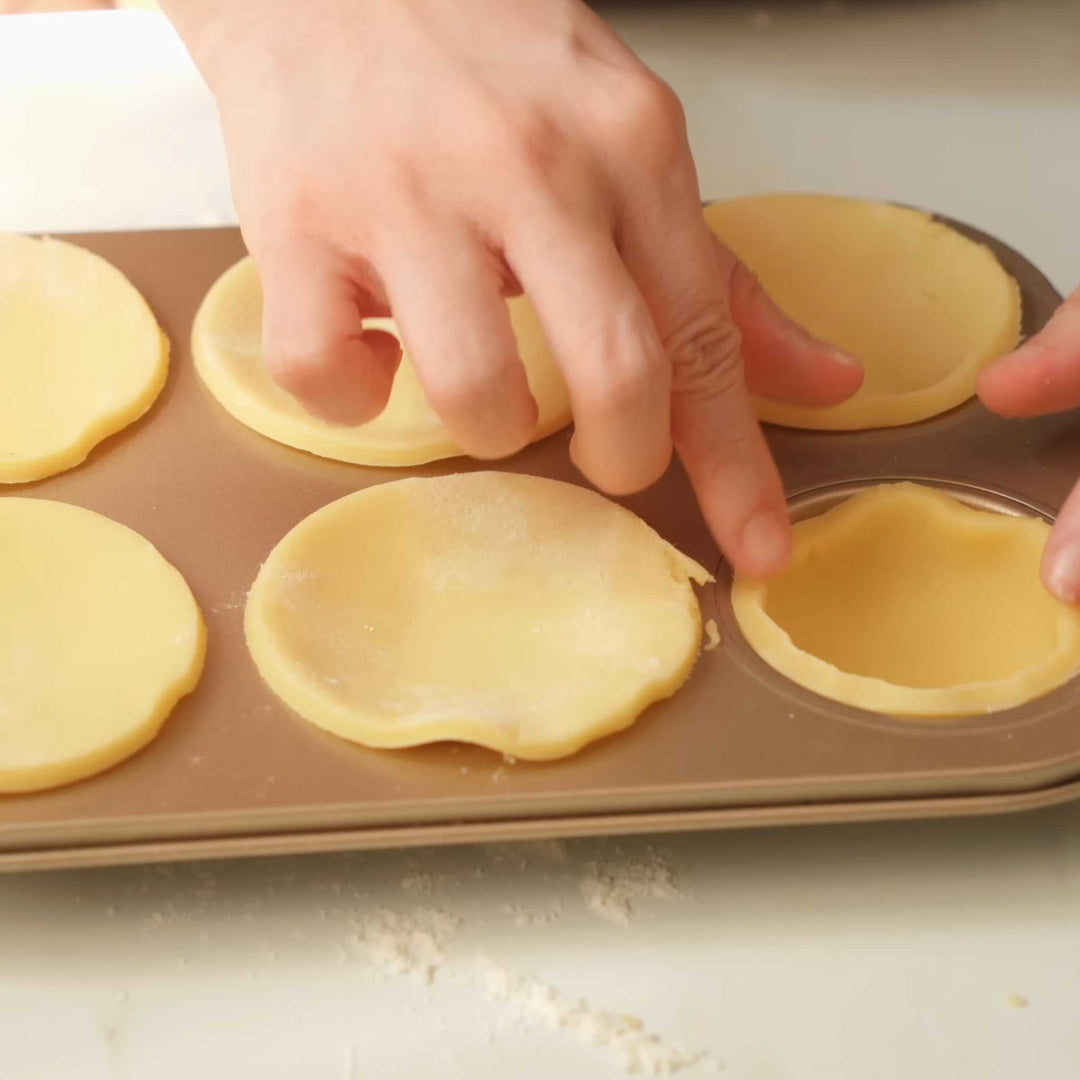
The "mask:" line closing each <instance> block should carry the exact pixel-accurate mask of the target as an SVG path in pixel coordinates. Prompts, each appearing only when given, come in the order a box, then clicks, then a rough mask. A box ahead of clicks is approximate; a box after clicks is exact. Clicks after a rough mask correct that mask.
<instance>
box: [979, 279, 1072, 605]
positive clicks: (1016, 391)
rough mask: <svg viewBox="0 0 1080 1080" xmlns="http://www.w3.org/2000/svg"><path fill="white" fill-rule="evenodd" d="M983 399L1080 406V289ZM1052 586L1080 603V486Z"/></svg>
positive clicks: (1054, 543) (1037, 412)
mask: <svg viewBox="0 0 1080 1080" xmlns="http://www.w3.org/2000/svg"><path fill="white" fill-rule="evenodd" d="M979 397H980V398H981V399H982V401H983V403H984V404H985V405H986V407H987V408H989V409H993V410H994V412H996V413H1000V414H1001V415H1002V416H1041V415H1042V414H1044V413H1053V412H1062V411H1063V410H1065V409H1075V408H1076V407H1077V406H1080V289H1077V290H1076V292H1074V293H1073V294H1072V296H1070V297H1069V299H1068V300H1066V301H1065V303H1064V304H1062V305H1061V307H1060V308H1058V310H1057V312H1056V313H1055V314H1054V317H1053V318H1052V319H1051V320H1050V321H1049V322H1048V323H1047V324H1046V326H1045V327H1043V329H1042V332H1041V333H1039V334H1036V335H1035V337H1033V338H1031V340H1030V341H1026V342H1024V344H1023V345H1021V346H1020V347H1019V348H1018V349H1016V350H1015V351H1014V352H1011V353H1009V355H1008V356H1003V357H1002V358H1001V359H1000V360H998V361H996V362H995V363H994V364H993V365H991V366H990V367H988V368H987V369H986V370H985V371H984V372H983V373H982V375H981V376H980V378H979ZM1042 578H1043V583H1044V584H1045V585H1046V587H1047V588H1048V589H1049V590H1050V591H1051V592H1052V593H1053V594H1054V595H1055V596H1057V597H1059V598H1060V599H1062V600H1065V601H1067V602H1068V603H1070V604H1075V603H1080V484H1078V485H1077V486H1076V487H1074V488H1073V490H1072V494H1070V495H1069V497H1068V498H1067V499H1066V500H1065V505H1064V506H1062V508H1061V513H1060V514H1058V519H1057V523H1056V524H1055V525H1054V531H1053V532H1052V533H1051V534H1050V540H1049V541H1048V543H1047V545H1046V551H1045V552H1044V554H1043V562H1042Z"/></svg>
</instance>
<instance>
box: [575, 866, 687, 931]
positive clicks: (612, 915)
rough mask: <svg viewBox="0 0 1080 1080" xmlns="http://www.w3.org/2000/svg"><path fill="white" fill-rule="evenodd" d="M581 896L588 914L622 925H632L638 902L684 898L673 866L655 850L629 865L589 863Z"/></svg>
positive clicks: (582, 883) (583, 879) (583, 880)
mask: <svg viewBox="0 0 1080 1080" xmlns="http://www.w3.org/2000/svg"><path fill="white" fill-rule="evenodd" d="M581 895H582V897H583V899H584V900H585V906H586V907H587V908H588V909H589V911H591V912H592V913H593V914H594V915H598V916H599V917H600V918H601V919H606V920H607V921H608V922H613V923H616V924H617V925H619V926H629V925H630V920H631V918H632V917H633V915H634V902H635V901H637V900H644V899H647V898H650V897H651V898H653V899H659V900H681V899H682V896H683V894H682V893H681V892H680V891H679V888H678V885H677V884H676V881H675V871H674V869H673V868H672V866H671V864H670V863H669V862H668V861H667V860H666V859H664V858H662V857H661V856H660V855H657V854H656V853H655V852H653V851H650V852H649V853H648V854H647V855H646V856H645V858H643V859H635V860H632V861H630V862H610V861H609V862H591V863H589V865H588V867H587V868H586V872H585V876H584V878H582V881H581Z"/></svg>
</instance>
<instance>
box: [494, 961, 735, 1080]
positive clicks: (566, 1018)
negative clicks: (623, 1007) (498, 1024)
mask: <svg viewBox="0 0 1080 1080" xmlns="http://www.w3.org/2000/svg"><path fill="white" fill-rule="evenodd" d="M484 984H485V986H486V988H487V992H488V994H489V996H490V997H491V999H492V1000H493V1001H495V1002H498V1003H499V1004H500V1005H501V1006H502V1007H503V1008H504V1010H505V1011H506V1013H507V1015H509V1016H512V1017H515V1018H520V1019H524V1020H527V1021H529V1022H531V1023H536V1024H541V1025H543V1026H544V1027H548V1028H551V1029H553V1030H557V1031H558V1030H561V1031H569V1032H572V1033H573V1034H574V1035H576V1036H577V1037H578V1038H579V1039H580V1040H581V1041H582V1042H584V1043H587V1044H588V1045H590V1046H602V1047H604V1048H605V1049H607V1050H609V1051H611V1053H612V1054H614V1055H615V1057H616V1058H617V1059H618V1061H619V1064H620V1065H621V1066H622V1068H623V1069H624V1070H625V1071H626V1072H628V1073H632V1074H637V1075H644V1076H671V1075H672V1074H674V1073H677V1072H679V1071H681V1070H682V1069H686V1068H689V1067H690V1066H692V1065H700V1064H711V1065H713V1067H714V1068H719V1067H720V1062H719V1061H717V1060H716V1059H715V1058H714V1057H712V1056H711V1055H710V1054H707V1053H704V1052H703V1051H692V1052H691V1051H686V1050H683V1049H681V1048H680V1047H677V1046H671V1045H669V1044H668V1043H665V1042H664V1041H663V1040H662V1039H661V1038H660V1036H658V1035H656V1034H655V1033H653V1032H651V1031H648V1030H647V1029H646V1028H645V1025H644V1024H643V1023H642V1021H641V1019H640V1017H637V1016H629V1015H627V1014H625V1013H622V1014H619V1013H609V1012H604V1011H602V1010H598V1009H594V1008H592V1007H591V1006H590V1005H589V1003H588V1002H587V1001H585V1000H584V999H583V998H572V997H570V996H569V995H567V994H564V993H563V992H562V991H561V990H559V989H557V988H556V987H554V986H551V985H549V984H548V983H545V982H541V981H540V980H539V979H535V978H533V977H532V976H531V975H513V974H512V973H511V972H509V971H507V970H506V968H504V967H502V966H501V965H500V964H496V963H493V962H491V961H487V962H485V963H484Z"/></svg>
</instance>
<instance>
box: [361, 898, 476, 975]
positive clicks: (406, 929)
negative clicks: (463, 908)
mask: <svg viewBox="0 0 1080 1080" xmlns="http://www.w3.org/2000/svg"><path fill="white" fill-rule="evenodd" d="M460 928H461V920H460V919H458V918H456V917H455V916H453V915H448V914H446V912H444V911H436V910H434V909H431V908H420V909H418V910H416V911H413V912H411V913H410V912H404V911H392V910H390V909H389V908H378V909H377V910H375V911H374V912H372V913H371V914H370V915H366V916H364V917H362V918H361V919H360V920H358V929H357V932H356V934H355V936H354V937H353V940H352V945H353V948H354V950H355V952H356V953H357V954H358V955H359V956H361V957H362V958H364V959H366V960H368V961H370V962H371V963H373V964H374V965H375V966H376V967H378V968H381V969H382V970H383V971H385V972H387V973H388V974H391V975H407V976H408V977H409V978H411V979H414V980H415V981H416V982H419V983H423V984H424V985H425V986H427V985H430V984H431V983H432V981H433V980H434V978H435V975H436V973H437V972H438V970H439V969H440V968H441V967H442V966H443V964H444V962H445V961H446V946H447V945H448V944H449V942H450V940H451V939H452V938H453V937H454V936H455V935H456V934H457V932H458V930H459V929H460Z"/></svg>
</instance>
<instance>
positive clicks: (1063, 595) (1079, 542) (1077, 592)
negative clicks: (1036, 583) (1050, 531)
mask: <svg viewBox="0 0 1080 1080" xmlns="http://www.w3.org/2000/svg"><path fill="white" fill-rule="evenodd" d="M1042 580H1043V584H1044V585H1045V586H1046V588H1047V589H1048V590H1049V592H1050V593H1051V595H1053V596H1056V597H1057V598H1058V599H1059V600H1063V601H1064V602H1065V603H1066V604H1076V603H1078V602H1080V536H1064V537H1059V536H1056V535H1055V536H1053V537H1052V538H1051V540H1050V542H1049V543H1048V544H1047V548H1046V553H1045V554H1044V556H1043V562H1042Z"/></svg>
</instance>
